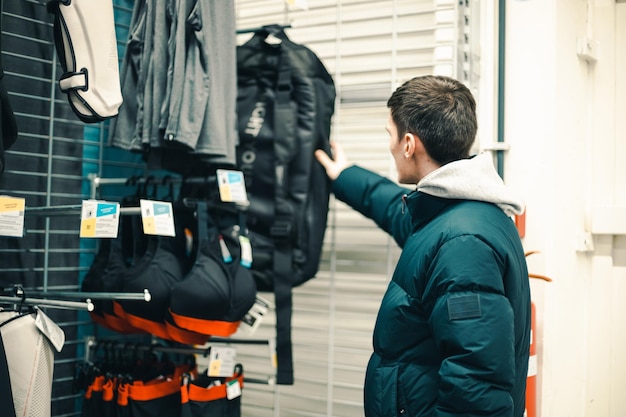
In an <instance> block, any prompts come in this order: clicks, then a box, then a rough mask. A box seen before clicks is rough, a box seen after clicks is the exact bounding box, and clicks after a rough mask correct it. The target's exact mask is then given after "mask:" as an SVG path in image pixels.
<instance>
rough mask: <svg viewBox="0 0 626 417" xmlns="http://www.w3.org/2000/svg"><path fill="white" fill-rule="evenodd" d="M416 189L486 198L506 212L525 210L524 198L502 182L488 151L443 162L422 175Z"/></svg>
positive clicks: (447, 195)
mask: <svg viewBox="0 0 626 417" xmlns="http://www.w3.org/2000/svg"><path fill="white" fill-rule="evenodd" d="M417 190H418V191H421V192H423V193H424V194H430V195H433V196H435V197H442V198H451V199H460V200H476V201H486V202H489V203H493V204H496V205H497V206H498V207H500V209H502V211H504V212H505V213H506V214H507V215H508V216H512V215H514V214H522V213H523V212H524V201H523V200H522V198H520V197H519V196H517V195H516V194H515V193H514V192H513V190H512V189H511V188H509V187H507V186H506V185H505V184H504V182H503V181H502V178H500V176H499V175H498V173H497V172H496V170H495V168H494V166H493V160H492V156H491V155H490V154H489V153H481V154H478V155H476V156H475V157H473V158H470V159H462V160H460V161H454V162H450V163H448V164H446V165H444V166H442V167H441V168H439V169H437V170H435V171H433V172H431V173H430V174H428V175H426V176H425V177H424V178H422V180H421V181H420V182H418V183H417Z"/></svg>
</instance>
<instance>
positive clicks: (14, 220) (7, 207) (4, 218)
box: [0, 196, 26, 237]
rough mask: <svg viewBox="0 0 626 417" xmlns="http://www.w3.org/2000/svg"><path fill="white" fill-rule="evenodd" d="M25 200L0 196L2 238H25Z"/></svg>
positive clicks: (0, 232) (0, 229) (0, 230)
mask: <svg viewBox="0 0 626 417" xmlns="http://www.w3.org/2000/svg"><path fill="white" fill-rule="evenodd" d="M25 205H26V203H25V200H24V199H23V198H18V197H9V196H0V236H13V237H22V236H24V208H25Z"/></svg>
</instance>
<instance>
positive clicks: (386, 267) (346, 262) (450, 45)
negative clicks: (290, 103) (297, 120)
mask: <svg viewBox="0 0 626 417" xmlns="http://www.w3.org/2000/svg"><path fill="white" fill-rule="evenodd" d="M288 3H294V4H293V5H286V3H285V2H283V1H279V0H238V1H237V2H236V11H237V27H238V30H239V31H240V33H241V31H243V30H245V29H254V28H258V27H260V26H262V25H266V24H283V25H291V27H290V28H289V29H287V30H286V32H287V34H288V36H289V37H290V38H291V39H292V40H293V41H294V42H298V43H301V44H304V45H306V46H307V47H309V48H310V49H312V50H313V51H314V52H315V53H316V54H317V55H318V56H319V57H320V58H321V59H322V61H323V62H324V64H325V65H326V67H327V69H328V70H329V72H330V73H331V74H332V76H333V79H334V81H335V86H336V89H337V102H336V109H335V115H334V118H333V130H332V137H333V138H334V140H336V141H338V142H340V143H341V144H342V145H343V147H344V148H345V150H346V153H347V154H348V156H349V158H350V160H351V161H354V162H356V163H359V164H360V165H362V166H364V167H366V168H369V169H372V170H374V171H377V172H379V173H381V174H385V175H390V176H391V178H395V172H394V167H393V162H392V160H391V159H390V156H389V151H388V143H389V138H388V136H387V133H386V132H385V123H386V120H387V114H388V113H387V109H386V100H387V98H388V97H389V95H390V94H391V92H392V91H393V89H394V88H395V87H396V86H397V85H399V84H400V83H402V82H403V81H405V80H407V79H409V78H411V77H413V76H416V75H423V74H433V73H438V74H445V75H450V76H454V75H455V72H456V63H455V59H456V50H457V40H458V36H457V29H456V28H457V18H456V16H457V14H458V13H457V4H456V2H454V1H435V0H428V1H425V0H424V1H416V0H410V1H408V0H397V1H390V0H388V1H384V0H383V1H356V0H345V1H328V0H319V1H314V0H309V1H291V2H288ZM299 5H300V6H307V7H308V8H307V9H306V10H305V9H302V8H301V7H299ZM239 36H240V39H239V40H240V43H243V42H244V41H245V40H246V39H247V38H248V37H249V36H250V35H247V34H240V35H239ZM399 253H400V250H399V248H398V247H397V246H396V245H395V243H394V242H393V241H392V240H390V239H389V238H388V237H387V235H386V234H384V233H383V232H381V231H380V230H379V229H377V227H376V226H375V225H374V223H373V222H372V221H370V220H368V219H365V218H364V217H363V216H361V215H360V214H359V213H357V212H355V211H353V210H351V209H350V208H349V207H347V206H346V205H344V204H343V203H341V202H338V201H334V200H333V201H331V211H330V213H329V220H328V227H327V230H326V237H325V245H324V256H323V260H322V264H321V267H320V271H319V273H318V274H317V277H316V278H314V279H312V280H311V281H309V282H307V283H306V284H304V285H303V286H301V287H298V288H297V289H295V290H294V315H293V319H292V327H293V330H292V332H293V335H292V336H293V343H294V366H295V378H296V382H295V384H294V385H293V386H276V387H271V386H269V387H263V386H258V385H248V386H247V387H246V392H245V395H244V397H243V413H244V416H272V415H274V416H346V417H348V416H357V415H362V413H363V409H362V407H363V406H362V404H363V399H362V397H363V391H362V387H363V378H364V373H365V367H366V364H367V361H368V359H369V355H370V353H371V334H372V329H373V326H374V321H375V319H376V313H377V310H378V305H379V301H380V299H381V297H382V295H383V293H384V291H385V289H386V286H387V281H388V279H389V277H390V276H391V273H392V271H393V267H394V265H395V262H396V260H397V258H398V256H399ZM265 295H267V296H268V297H270V299H271V294H264V296H265ZM273 325H274V321H273V318H272V317H271V316H270V317H268V318H267V319H266V320H265V322H264V323H263V326H262V328H261V329H259V330H258V332H259V333H258V335H270V336H271V334H272V331H273ZM264 354H265V352H260V351H259V350H258V349H246V348H239V347H238V357H239V359H240V360H241V362H243V363H245V364H247V372H252V373H253V372H254V371H255V368H257V369H262V368H263V367H264V366H265V367H266V366H267V364H266V363H265V361H266V358H265V357H264Z"/></svg>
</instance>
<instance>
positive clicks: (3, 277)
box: [0, 0, 143, 417]
mask: <svg viewBox="0 0 626 417" xmlns="http://www.w3.org/2000/svg"><path fill="white" fill-rule="evenodd" d="M125 3H129V4H124V2H122V1H118V2H117V5H116V8H115V13H116V21H117V22H119V24H118V25H117V27H116V30H117V32H118V39H125V38H126V34H127V31H128V24H127V23H126V24H125V23H124V22H128V21H130V14H131V11H132V9H131V8H132V1H126V2H125ZM1 19H2V26H1V27H2V35H1V36H2V38H1V45H2V65H3V68H4V74H5V76H4V83H5V86H6V87H7V90H8V92H9V99H10V103H11V106H12V107H13V110H14V113H15V116H16V119H17V123H18V131H19V134H18V139H17V141H16V143H15V144H14V145H13V146H12V147H11V149H10V150H8V151H7V152H6V155H5V156H6V171H5V172H4V174H2V175H0V195H8V196H12V197H21V198H24V199H25V201H26V207H27V210H26V212H25V220H24V221H25V231H24V236H23V237H22V238H7V237H0V283H2V286H3V287H5V288H10V286H12V285H13V284H19V285H22V286H24V287H25V288H26V294H28V289H31V290H38V291H76V290H78V289H79V283H80V280H81V277H82V275H83V274H84V273H85V272H86V270H87V269H88V267H89V265H90V264H91V260H92V259H93V255H94V253H95V249H96V244H97V242H95V241H90V240H86V239H80V238H79V237H78V233H79V226H80V214H79V213H74V214H71V213H70V214H67V215H60V211H59V212H56V211H55V210H51V211H47V212H46V215H42V214H37V212H36V210H31V211H29V209H35V208H41V207H62V206H70V205H71V206H75V205H79V204H80V202H81V201H82V200H85V199H88V198H89V197H90V193H91V181H90V180H89V174H94V175H99V176H101V175H106V173H107V172H115V173H116V175H123V176H130V175H137V174H140V173H141V172H143V164H142V163H141V162H140V161H139V160H138V158H137V157H136V156H134V155H128V154H121V153H116V151H115V150H109V149H107V148H106V147H105V146H104V143H105V139H104V138H105V137H106V123H103V124H96V125H85V124H84V123H82V122H81V121H80V120H78V118H77V117H76V116H75V115H74V114H73V112H72V111H71V109H70V107H69V104H68V103H67V98H66V96H65V95H64V94H63V93H61V92H60V90H59V88H58V77H59V76H60V74H61V73H62V70H61V67H60V65H59V64H58V58H57V56H56V51H55V47H54V40H53V30H52V15H50V14H49V13H48V12H47V9H46V4H45V2H43V1H33V0H21V1H5V2H3V5H2V14H1ZM119 47H120V57H121V53H123V50H124V42H120V43H119ZM55 212H56V213H59V215H55ZM45 312H46V313H47V314H48V315H49V316H50V317H51V318H52V319H53V320H54V321H55V322H56V323H57V324H58V325H60V326H61V328H62V329H63V330H64V332H65V335H66V342H65V345H64V347H63V350H62V351H61V352H60V353H58V354H56V356H55V367H54V380H53V391H52V397H53V399H52V416H57V417H60V416H72V415H80V400H79V399H80V396H81V393H77V392H74V389H73V375H74V371H75V367H76V365H77V363H79V362H81V361H82V360H83V359H84V343H85V342H84V340H85V339H84V338H85V336H87V335H92V334H95V333H96V332H97V329H96V328H95V326H94V325H93V324H92V322H91V319H90V318H89V317H88V315H87V313H86V312H85V311H83V312H81V311H78V310H60V309H51V308H48V309H45Z"/></svg>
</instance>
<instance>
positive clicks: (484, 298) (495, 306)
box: [425, 235, 515, 417]
mask: <svg viewBox="0 0 626 417" xmlns="http://www.w3.org/2000/svg"><path fill="white" fill-rule="evenodd" d="M503 263H504V261H503V260H502V259H500V258H499V256H498V254H497V253H496V252H495V251H494V250H493V249H492V248H491V247H490V246H489V245H487V244H486V243H485V242H484V241H482V240H481V239H479V238H477V237H476V236H471V235H463V236H460V237H455V238H453V239H451V240H449V241H448V242H446V243H444V244H443V245H442V246H441V248H440V249H439V251H438V253H437V255H436V257H435V259H434V262H433V264H432V268H431V272H432V274H431V278H430V280H429V284H428V286H427V289H426V293H425V298H427V299H430V300H431V302H429V303H427V305H431V306H432V311H430V319H429V323H430V326H431V330H432V333H433V336H434V340H435V343H436V345H437V347H438V349H439V351H440V354H441V357H442V358H443V362H442V364H441V368H440V371H439V373H440V377H441V384H440V386H439V392H438V398H437V400H438V401H437V406H436V408H435V414H434V415H435V416H436V417H453V416H456V417H458V416H461V415H462V416H476V415H488V416H492V417H511V416H512V415H513V400H512V398H511V395H510V391H511V389H512V386H513V384H514V381H515V371H514V370H515V363H514V358H515V354H514V350H515V346H514V343H515V342H514V322H513V311H512V308H511V305H510V303H509V301H508V299H507V298H506V297H505V296H504V287H503V282H502V274H503V269H504V267H505V266H504V265H503Z"/></svg>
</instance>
